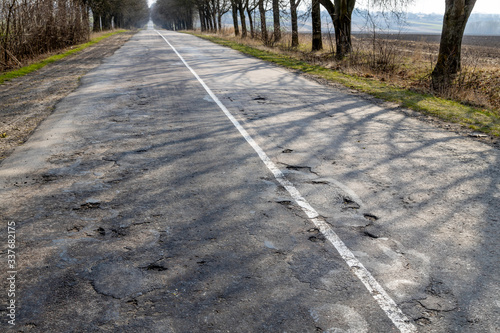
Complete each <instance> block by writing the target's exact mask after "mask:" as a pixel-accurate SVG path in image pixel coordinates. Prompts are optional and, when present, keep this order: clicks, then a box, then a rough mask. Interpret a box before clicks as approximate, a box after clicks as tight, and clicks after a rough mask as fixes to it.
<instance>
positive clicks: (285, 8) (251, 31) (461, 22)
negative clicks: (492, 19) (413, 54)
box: [152, 0, 476, 89]
mask: <svg viewBox="0 0 500 333" xmlns="http://www.w3.org/2000/svg"><path fill="white" fill-rule="evenodd" d="M414 1H415V0H373V1H372V4H374V5H376V6H378V7H379V8H383V9H384V10H391V11H395V10H400V9H402V8H404V7H405V6H406V5H408V4H409V3H412V2H414ZM437 1H443V2H445V15H444V19H443V31H442V35H441V45H440V51H439V56H438V61H437V64H436V66H435V69H434V71H433V73H432V84H433V87H434V88H435V89H442V88H444V87H446V86H448V85H449V84H450V82H451V81H452V80H453V77H454V76H455V74H457V72H458V71H459V70H460V67H461V45H462V38H463V34H464V30H465V26H466V24H467V20H468V18H469V16H470V14H471V12H472V9H473V8H474V5H475V3H476V0H437ZM300 5H302V6H306V7H307V8H308V9H309V13H310V15H311V19H312V31H311V32H312V50H313V51H316V50H321V49H322V48H323V45H322V36H321V34H322V29H321V28H322V22H321V7H323V8H324V9H326V11H327V12H328V14H329V16H330V19H331V21H332V22H331V23H332V25H333V27H334V30H335V43H336V52H335V53H336V54H335V55H336V57H338V58H343V57H345V56H348V55H349V54H350V52H351V51H352V43H351V22H352V13H353V10H354V9H355V6H356V0H157V2H156V5H155V6H154V7H153V10H152V18H153V20H154V21H155V23H157V24H159V25H162V26H163V27H164V28H167V29H171V30H180V29H192V28H193V15H194V14H196V15H197V16H198V17H199V20H200V26H201V30H202V31H212V32H217V31H219V30H221V29H222V28H223V25H222V23H221V18H222V16H223V15H224V14H226V13H228V12H230V13H231V14H232V19H233V27H234V32H235V34H236V35H241V37H243V38H246V37H247V36H248V35H250V37H252V38H260V39H262V42H263V43H264V44H272V43H275V42H277V41H279V40H280V39H281V25H280V18H281V17H282V16H283V15H289V16H290V21H291V26H292V47H297V46H298V43H299V39H298V23H297V20H298V17H297V9H298V7H299V6H300ZM255 11H257V12H258V15H255ZM270 11H271V12H272V28H271V29H270V27H268V19H267V13H268V12H270ZM254 17H257V19H256V20H255V21H258V22H254V20H253V18H254ZM247 23H248V26H247Z"/></svg>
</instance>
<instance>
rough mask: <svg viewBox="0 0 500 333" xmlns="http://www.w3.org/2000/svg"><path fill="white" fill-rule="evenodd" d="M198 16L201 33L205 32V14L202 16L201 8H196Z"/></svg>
mask: <svg viewBox="0 0 500 333" xmlns="http://www.w3.org/2000/svg"><path fill="white" fill-rule="evenodd" d="M198 14H199V15H200V25H201V31H206V30H207V27H206V25H205V14H203V9H202V8H201V7H200V8H198Z"/></svg>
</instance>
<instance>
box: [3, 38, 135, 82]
mask: <svg viewBox="0 0 500 333" xmlns="http://www.w3.org/2000/svg"><path fill="white" fill-rule="evenodd" d="M125 31H126V30H116V31H113V32H109V33H107V34H105V35H102V36H99V37H96V38H94V39H92V40H91V41H89V42H88V43H85V44H80V45H78V46H76V47H75V48H74V49H71V50H69V51H66V52H64V53H61V54H56V55H53V56H50V57H48V58H46V59H44V60H42V61H39V62H37V63H34V64H31V65H29V66H25V67H21V68H19V69H16V70H13V71H9V72H5V73H3V74H0V84H2V83H4V82H5V81H9V80H12V79H14V78H16V77H20V76H24V75H26V74H29V73H31V72H34V71H36V70H39V69H40V68H43V67H45V66H47V65H48V64H51V63H53V62H56V61H58V60H61V59H63V58H66V57H67V56H70V55H72V54H74V53H76V52H80V51H81V50H83V49H86V48H87V47H89V46H91V45H94V44H97V43H99V42H100V41H101V40H103V39H105V38H108V37H110V36H113V35H116V34H119V33H122V32H125Z"/></svg>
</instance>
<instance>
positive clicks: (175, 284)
mask: <svg viewBox="0 0 500 333" xmlns="http://www.w3.org/2000/svg"><path fill="white" fill-rule="evenodd" d="M162 34H164V36H165V37H166V38H167V39H169V41H170V42H171V43H172V44H173V45H174V46H175V47H176V48H177V50H178V51H179V52H180V53H181V54H182V55H183V57H184V58H185V59H186V61H187V62H188V63H189V64H190V66H191V67H193V69H194V70H195V71H196V72H197V73H198V74H199V75H200V77H202V79H203V80H204V81H205V83H206V84H207V85H208V86H209V87H210V88H211V89H212V90H213V91H214V93H215V94H216V95H217V96H218V97H219V99H220V100H221V101H222V102H223V103H224V105H225V106H226V107H227V108H228V109H229V111H231V112H232V113H233V114H234V115H235V117H237V118H238V120H239V121H240V122H241V123H242V124H243V126H244V127H245V128H246V129H247V131H248V132H249V133H250V134H251V135H252V136H253V137H254V139H255V140H256V141H257V142H258V144H259V145H260V146H261V147H262V148H263V149H264V150H265V151H266V153H267V154H268V155H269V156H270V157H271V158H272V159H273V161H274V162H275V163H276V164H277V165H278V166H279V167H280V168H281V169H282V170H283V171H284V173H285V174H286V176H287V178H288V179H289V180H290V181H291V182H292V183H294V184H295V185H296V187H297V188H298V189H299V191H300V192H301V193H302V195H303V196H304V197H305V198H306V199H307V200H308V201H309V202H310V203H311V205H312V206H313V207H314V208H315V209H316V210H317V211H318V212H319V213H320V214H321V216H322V218H324V220H325V221H326V222H327V223H329V224H330V225H331V226H332V227H333V228H334V230H335V232H337V233H338V235H339V236H340V237H341V238H342V239H343V240H344V242H345V243H346V244H347V245H348V246H349V248H350V249H351V250H352V251H353V252H354V253H355V254H356V256H357V257H358V258H359V260H360V261H361V262H362V263H363V264H364V265H365V266H366V267H367V268H368V269H369V270H370V271H371V273H372V274H373V275H374V277H375V278H376V279H377V280H378V281H379V282H380V284H381V285H382V286H383V287H384V288H385V290H386V291H387V292H388V293H389V294H390V295H391V296H392V297H393V299H394V300H395V301H396V303H397V304H398V305H399V306H400V308H401V309H402V310H403V312H404V313H405V314H406V315H407V316H408V317H410V319H411V321H412V322H413V323H414V324H415V325H416V326H417V328H418V330H419V331H421V332H498V331H500V323H499V319H498V318H500V313H499V312H500V303H499V301H498V300H499V299H500V297H499V296H500V283H499V279H500V278H499V274H498V267H500V263H499V258H500V256H499V254H500V253H499V252H500V245H499V243H498V238H499V237H498V236H499V230H498V223H499V217H498V216H499V214H498V212H499V211H500V209H499V208H500V169H499V165H500V163H499V161H500V152H499V150H497V149H495V148H493V147H491V146H488V145H485V144H482V143H479V142H475V141H472V140H468V139H467V138H463V137H460V136H459V135H456V134H454V133H452V132H446V131H444V130H441V129H438V128H435V127H432V126H430V125H429V124H425V123H422V122H419V121H418V120H416V119H414V118H412V117H409V116H408V115H407V114H406V113H405V112H404V111H402V110H399V109H398V108H390V107H382V106H377V105H374V104H373V103H371V102H370V101H368V100H365V99H363V98H361V97H359V96H356V95H355V94H348V93H346V92H345V91H341V90H338V89H335V88H332V87H325V86H322V85H320V84H318V83H316V82H312V81H310V80H307V79H305V78H303V77H301V76H300V75H298V74H295V73H290V72H288V71H286V70H284V69H281V68H277V67H275V66H272V65H270V64H267V63H264V62H261V61H259V60H255V59H253V58H249V57H246V56H244V55H241V54H239V53H238V52H235V51H233V50H229V49H226V48H222V47H220V46H217V45H214V44H211V43H209V42H207V41H203V40H200V39H198V38H196V37H193V36H189V35H183V34H177V33H174V32H167V31H162ZM0 188H1V193H0V195H1V197H0V198H1V201H0V209H1V211H2V214H1V219H2V225H3V226H4V229H5V231H4V232H2V237H3V238H2V240H3V243H4V244H7V232H6V230H7V224H8V223H9V222H11V221H14V222H15V224H16V229H15V230H16V249H15V250H16V254H17V257H16V260H17V261H16V265H17V267H16V271H17V276H16V278H17V279H16V297H15V300H16V305H17V308H16V318H15V319H16V320H15V324H16V325H15V326H14V327H11V326H12V325H10V324H9V323H8V322H7V320H6V318H8V317H7V314H8V310H7V308H6V306H3V307H2V308H1V309H0V313H1V314H2V318H3V319H2V323H1V325H2V326H1V327H3V328H8V327H11V328H12V329H13V330H15V331H17V332H92V331H103V332H106V331H112V332H116V331H118V332H212V331H213V332H315V331H326V332H393V331H394V332H396V331H397V329H396V328H395V327H394V326H393V324H392V322H391V321H390V320H389V319H388V318H387V316H386V315H385V313H384V312H383V311H382V310H381V309H380V308H379V306H378V305H377V303H376V302H375V300H374V299H373V298H372V296H371V295H370V294H369V293H368V291H367V290H366V289H365V287H364V286H363V285H362V283H361V282H360V281H359V280H357V278H356V277H355V276H354V275H353V274H352V272H351V271H350V270H349V268H348V266H347V265H346V264H345V263H344V261H343V260H342V259H341V257H340V256H339V255H338V254H337V252H336V250H335V249H334V248H333V246H332V245H331V244H329V243H328V242H327V241H325V238H324V237H323V236H322V235H321V234H320V233H319V232H318V230H317V229H316V228H315V227H314V225H313V224H312V223H311V222H310V221H309V220H308V219H307V218H306V216H305V215H304V213H303V212H302V211H301V210H300V209H299V207H298V206H297V205H296V204H295V203H294V202H293V200H292V199H291V197H290V196H289V195H288V194H287V192H286V191H285V190H284V189H283V188H282V187H280V186H279V184H278V183H277V182H276V181H275V180H274V178H273V176H272V174H271V173H270V172H269V171H268V170H267V169H266V167H265V165H264V164H263V163H262V162H261V160H260V159H259V157H258V156H257V155H256V153H255V152H254V150H253V149H252V148H251V147H250V146H249V145H248V144H247V143H246V141H245V140H244V139H243V138H242V137H241V135H240V134H239V133H238V132H237V130H236V129H235V128H234V126H233V125H232V124H231V122H230V121H229V120H228V119H227V117H226V116H225V115H224V114H223V113H222V112H221V110H220V109H219V108H218V106H217V105H216V104H215V103H214V102H213V101H212V100H211V98H210V97H209V96H208V95H207V93H206V92H205V90H204V89H203V88H202V86H201V85H200V84H199V83H198V81H196V79H195V78H194V77H193V75H192V74H191V73H190V72H189V70H188V69H187V68H186V67H185V66H184V65H183V63H182V62H181V61H180V60H179V58H178V57H177V56H176V54H175V53H174V52H173V51H172V50H171V49H170V48H169V47H168V45H167V44H166V43H165V42H164V41H163V39H162V38H161V37H160V36H159V35H158V34H156V32H154V31H152V30H144V31H141V32H140V33H138V34H136V35H135V36H134V37H132V38H131V39H130V41H129V42H127V43H126V44H125V45H124V46H123V47H122V48H121V49H119V50H118V51H117V52H116V53H115V54H114V55H113V56H111V57H109V58H107V59H106V60H105V61H104V63H103V64H102V65H101V66H99V67H98V68H96V69H95V70H93V71H91V72H90V73H89V74H87V75H86V76H84V77H83V78H82V80H81V86H80V87H79V88H78V89H77V90H75V91H74V92H73V93H71V94H70V95H68V96H67V97H66V98H65V99H63V100H62V101H61V102H60V103H59V104H58V105H57V107H56V110H55V112H54V114H52V115H51V116H50V117H49V118H48V119H47V120H46V121H44V122H43V123H42V124H41V125H40V127H39V128H38V129H37V131H35V133H34V134H33V136H32V137H31V138H30V140H29V141H28V142H27V143H26V144H24V145H23V146H21V147H19V148H17V149H16V151H15V152H14V153H13V154H12V155H11V156H10V157H9V158H7V159H5V160H4V161H3V162H2V164H1V166H0ZM7 251H8V248H7V246H4V247H2V257H5V255H6V254H7ZM1 274H2V281H4V290H7V289H8V286H7V284H5V281H7V280H6V279H7V277H8V275H7V268H6V267H5V268H4V269H3V270H2V271H1ZM8 301H9V299H8V298H7V295H6V292H4V293H3V294H2V302H4V304H7V302H8Z"/></svg>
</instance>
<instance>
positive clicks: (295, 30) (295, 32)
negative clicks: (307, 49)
mask: <svg viewBox="0 0 500 333" xmlns="http://www.w3.org/2000/svg"><path fill="white" fill-rule="evenodd" d="M297 6H298V3H297V2H296V1H295V0H290V16H291V19H292V47H298V46H299V26H298V24H297Z"/></svg>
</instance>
